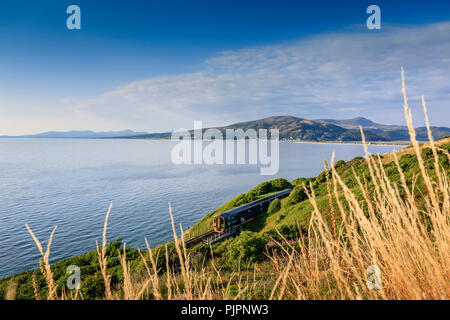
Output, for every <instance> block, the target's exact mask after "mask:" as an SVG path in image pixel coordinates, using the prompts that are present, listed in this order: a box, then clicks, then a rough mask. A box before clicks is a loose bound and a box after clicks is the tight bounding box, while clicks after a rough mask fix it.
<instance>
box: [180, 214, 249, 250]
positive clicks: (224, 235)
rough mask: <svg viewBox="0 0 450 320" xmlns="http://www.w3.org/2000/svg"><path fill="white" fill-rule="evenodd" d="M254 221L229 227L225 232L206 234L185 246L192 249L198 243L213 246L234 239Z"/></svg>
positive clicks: (209, 232)
mask: <svg viewBox="0 0 450 320" xmlns="http://www.w3.org/2000/svg"><path fill="white" fill-rule="evenodd" d="M253 219H254V218H251V219H249V220H247V221H244V222H242V223H239V224H237V225H234V226H232V227H229V228H227V229H225V230H224V231H223V232H215V231H214V230H211V231H208V232H205V233H203V234H201V235H199V236H197V237H195V238H192V239H189V240H187V241H185V242H184V244H185V246H186V247H192V246H193V245H196V244H197V243H200V242H205V243H211V244H213V243H216V242H220V241H221V240H225V239H228V238H229V237H232V236H233V235H236V234H238V233H239V232H240V231H241V230H242V226H243V225H245V224H247V223H249V222H250V221H253ZM208 240H216V241H214V242H211V241H208Z"/></svg>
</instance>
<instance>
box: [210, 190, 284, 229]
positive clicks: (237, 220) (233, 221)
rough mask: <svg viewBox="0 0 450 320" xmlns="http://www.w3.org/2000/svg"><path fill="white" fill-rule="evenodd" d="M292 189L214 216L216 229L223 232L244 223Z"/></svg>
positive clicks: (265, 209)
mask: <svg viewBox="0 0 450 320" xmlns="http://www.w3.org/2000/svg"><path fill="white" fill-rule="evenodd" d="M291 191H292V189H285V190H283V191H280V192H277V193H274V194H271V195H268V196H266V197H263V198H261V199H258V200H255V201H253V202H250V203H247V204H244V205H242V206H240V207H237V208H233V209H231V210H228V211H225V212H223V213H221V214H218V215H217V216H215V217H214V222H213V224H214V231H215V232H223V231H225V229H227V228H229V227H232V226H234V225H238V224H242V223H245V222H246V221H248V220H249V219H251V218H254V217H255V216H257V215H258V214H261V213H263V212H264V211H267V209H268V208H269V205H270V202H272V200H274V199H276V198H278V199H282V198H285V197H287V196H288V195H289V194H290V193H291Z"/></svg>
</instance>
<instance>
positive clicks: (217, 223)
mask: <svg viewBox="0 0 450 320" xmlns="http://www.w3.org/2000/svg"><path fill="white" fill-rule="evenodd" d="M224 230H225V218H224V217H222V216H217V217H215V218H214V231H215V232H223V231H224Z"/></svg>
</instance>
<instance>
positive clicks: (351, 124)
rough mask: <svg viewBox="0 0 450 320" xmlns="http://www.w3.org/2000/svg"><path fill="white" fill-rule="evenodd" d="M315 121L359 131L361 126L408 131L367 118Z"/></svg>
mask: <svg viewBox="0 0 450 320" xmlns="http://www.w3.org/2000/svg"><path fill="white" fill-rule="evenodd" d="M313 121H316V122H320V123H332V124H335V125H337V126H340V127H343V128H346V129H359V126H361V127H363V128H367V129H369V128H370V129H381V130H398V129H405V130H408V128H407V127H406V126H399V125H389V124H380V123H376V122H373V121H372V120H369V119H367V118H363V117H356V118H352V119H344V120H335V119H315V120H313Z"/></svg>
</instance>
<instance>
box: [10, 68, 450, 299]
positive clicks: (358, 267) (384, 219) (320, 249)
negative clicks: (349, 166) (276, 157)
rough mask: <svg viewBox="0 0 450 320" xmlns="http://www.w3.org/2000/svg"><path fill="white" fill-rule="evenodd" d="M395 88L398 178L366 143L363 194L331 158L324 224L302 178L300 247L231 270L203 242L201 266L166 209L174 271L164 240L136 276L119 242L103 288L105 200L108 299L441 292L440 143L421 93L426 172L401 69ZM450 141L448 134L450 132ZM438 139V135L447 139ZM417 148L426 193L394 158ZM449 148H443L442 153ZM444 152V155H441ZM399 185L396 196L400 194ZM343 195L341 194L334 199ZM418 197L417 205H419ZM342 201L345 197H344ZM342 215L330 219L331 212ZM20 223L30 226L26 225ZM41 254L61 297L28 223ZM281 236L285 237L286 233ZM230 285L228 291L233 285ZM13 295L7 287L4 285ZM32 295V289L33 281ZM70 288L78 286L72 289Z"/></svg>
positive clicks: (448, 279)
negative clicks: (306, 219)
mask: <svg viewBox="0 0 450 320" xmlns="http://www.w3.org/2000/svg"><path fill="white" fill-rule="evenodd" d="M402 92H403V97H404V112H405V117H406V120H407V124H408V128H409V131H410V136H411V143H412V148H409V149H407V150H406V151H402V152H400V153H392V154H390V155H389V157H391V159H392V161H395V163H396V164H397V169H398V171H399V173H400V178H401V179H400V181H401V182H400V183H399V184H394V183H392V182H391V181H390V180H389V178H388V176H387V174H386V172H385V171H384V167H383V161H385V159H386V157H384V160H381V158H380V157H374V156H370V155H369V154H368V151H367V145H366V144H365V141H364V134H363V132H362V129H361V133H362V136H363V143H364V146H365V151H366V161H367V166H368V168H369V172H370V180H371V183H372V184H373V185H374V191H373V192H369V188H368V184H367V181H365V180H364V179H361V177H358V176H357V175H356V173H355V178H356V181H357V182H358V186H359V189H360V192H361V194H362V196H363V200H362V201H361V200H360V199H358V197H357V196H356V194H355V193H354V192H352V190H350V189H349V188H348V187H347V186H346V184H345V183H344V182H343V180H342V179H341V177H340V176H339V175H338V173H337V172H336V170H335V168H334V166H333V165H332V166H331V168H330V169H328V167H326V169H327V170H329V172H330V177H327V190H328V196H329V203H330V210H332V214H331V218H332V223H331V225H329V224H328V223H327V222H326V221H325V219H324V216H323V214H322V212H320V210H319V209H318V206H317V203H316V198H315V194H314V189H313V188H312V186H309V187H308V186H305V190H306V191H307V194H308V197H309V200H310V202H311V204H312V205H313V208H314V209H313V210H314V211H313V213H312V217H311V221H310V227H309V231H308V236H306V237H303V236H302V237H301V238H300V239H299V240H298V245H299V248H300V250H295V249H294V247H293V246H292V245H290V247H289V246H288V247H287V248H286V246H284V247H283V246H281V248H282V250H281V251H280V252H277V251H275V252H274V253H273V254H271V255H269V256H268V261H267V262H263V263H260V264H257V265H254V266H252V268H251V269H252V270H253V272H249V271H246V270H249V268H247V269H246V268H245V267H244V268H242V267H241V265H240V264H239V265H238V266H237V267H236V271H235V272H233V273H231V274H226V275H224V274H222V272H221V268H220V266H219V265H218V264H217V263H216V261H215V259H214V255H213V252H212V249H211V254H212V258H211V260H210V261H208V266H207V267H206V266H203V267H202V268H200V269H194V268H193V267H192V266H191V259H190V255H189V253H188V252H187V250H186V246H185V242H184V238H183V230H182V229H181V226H180V231H181V232H180V234H181V238H179V237H178V235H177V231H176V228H175V225H174V221H173V216H172V209H171V206H170V204H169V215H170V219H171V223H172V230H173V236H174V241H175V249H176V254H177V256H178V259H179V261H180V271H179V272H176V271H175V270H174V267H173V266H171V265H170V264H169V257H168V251H167V245H166V247H165V249H166V250H165V260H166V272H165V273H164V274H163V275H161V274H160V270H158V267H157V263H156V261H157V260H158V257H156V259H155V257H153V253H152V250H151V248H150V247H149V245H148V243H147V242H146V243H147V252H146V253H145V254H144V253H142V252H141V251H139V253H140V256H141V259H142V261H143V264H144V266H145V270H146V275H145V276H144V277H143V278H142V277H141V278H139V279H134V278H133V275H132V274H130V268H129V265H128V263H127V261H126V248H125V246H124V248H123V251H122V252H121V253H120V254H119V259H120V263H121V265H122V269H123V275H124V281H123V283H122V285H121V286H120V287H118V288H112V287H111V277H110V276H109V275H108V274H107V269H106V267H107V265H106V258H107V257H106V244H107V241H106V230H107V222H108V217H109V214H110V212H111V206H110V207H109V209H108V212H107V215H106V218H105V224H104V231H103V242H102V247H101V248H99V247H98V245H97V253H98V259H99V263H100V271H101V274H102V276H103V278H104V284H105V298H106V299H142V298H153V299H202V300H204V299H230V298H233V299H246V298H249V297H254V296H255V293H256V292H257V291H258V292H261V289H263V290H262V292H265V290H264V289H270V292H269V294H267V295H264V296H263V298H266V299H449V297H450V269H449V267H450V260H449V252H450V251H449V240H450V239H449V237H450V229H449V214H450V199H449V195H450V185H449V181H448V175H447V172H445V171H444V170H443V169H441V167H440V166H439V161H438V153H437V150H438V145H437V144H436V143H435V142H434V141H433V137H432V135H431V131H430V127H429V122H428V117H427V112H426V103H425V99H423V100H422V102H423V108H424V113H425V117H426V124H427V128H428V132H429V139H430V142H429V143H428V144H427V146H428V147H430V148H431V149H432V153H433V157H434V164H435V175H436V176H437V178H436V179H435V180H436V181H435V180H433V179H432V178H430V175H429V172H428V171H427V169H426V167H425V165H424V160H423V159H422V155H421V146H420V145H419V143H418V142H417V140H416V138H415V132H414V127H413V123H412V118H411V112H410V109H409V107H408V100H407V96H406V88H405V81H404V73H403V70H402ZM448 140H450V139H448ZM443 143H446V142H445V141H444V142H443ZM405 152H409V153H414V154H415V155H416V156H417V159H418V163H419V168H420V173H419V174H420V176H421V177H422V179H423V181H424V183H425V187H426V190H425V191H426V192H423V194H422V195H421V197H422V198H421V199H417V198H416V197H417V196H415V192H414V187H415V186H414V184H413V186H408V185H407V183H406V178H405V175H404V173H403V171H402V169H401V167H400V165H399V162H398V157H399V156H400V155H401V154H403V153H405ZM447 155H448V154H447ZM449 159H450V156H449ZM402 194H403V195H404V196H402ZM342 196H343V197H344V199H343V198H342ZM419 200H420V202H421V203H424V207H423V205H422V206H419ZM344 202H345V203H344ZM338 218H339V221H341V223H340V224H339V225H338V223H337V219H338ZM27 228H28V226H27ZM28 230H29V232H30V234H31V236H32V237H33V239H34V241H35V242H36V245H37V247H38V249H39V251H40V253H41V255H42V257H43V258H42V268H41V271H42V273H43V274H44V276H45V279H46V281H47V285H48V288H49V294H48V297H47V298H48V299H58V298H60V299H61V298H62V299H64V298H67V296H66V295H65V294H64V293H62V294H61V295H59V296H58V294H57V292H56V287H55V284H54V280H53V275H52V272H51V268H50V265H49V262H48V256H49V252H50V244H51V239H52V237H53V233H54V230H53V232H52V235H51V236H50V240H49V243H48V245H47V251H46V252H45V253H44V252H43V249H42V246H41V244H40V243H39V241H38V240H37V239H36V237H35V236H34V234H33V233H32V231H31V229H29V228H28ZM286 243H289V242H288V241H286ZM369 266H376V267H375V268H379V270H380V278H379V279H380V281H381V282H380V283H379V285H380V286H379V288H378V289H371V288H372V286H371V285H370V284H371V283H372V284H373V282H370V281H371V280H372V279H373V276H372V275H371V274H368V267H369ZM232 284H234V285H235V286H236V285H237V288H238V291H237V292H233V293H232V290H231V286H232ZM11 286H12V287H11V293H10V295H9V297H11V296H13V294H14V286H13V285H11ZM35 296H36V299H38V298H40V293H39V291H38V290H37V289H36V288H35ZM76 297H78V295H77V296H76Z"/></svg>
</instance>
